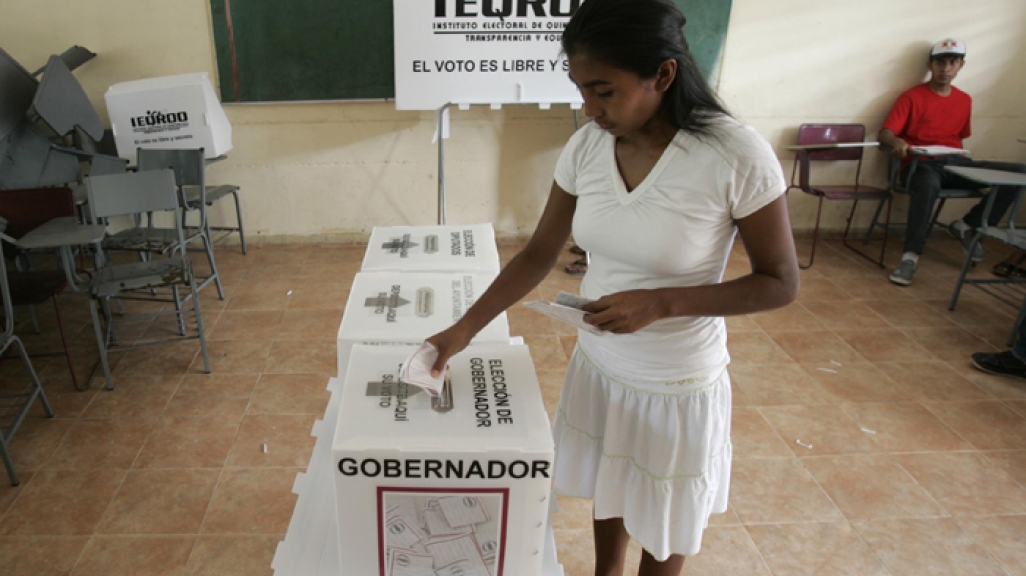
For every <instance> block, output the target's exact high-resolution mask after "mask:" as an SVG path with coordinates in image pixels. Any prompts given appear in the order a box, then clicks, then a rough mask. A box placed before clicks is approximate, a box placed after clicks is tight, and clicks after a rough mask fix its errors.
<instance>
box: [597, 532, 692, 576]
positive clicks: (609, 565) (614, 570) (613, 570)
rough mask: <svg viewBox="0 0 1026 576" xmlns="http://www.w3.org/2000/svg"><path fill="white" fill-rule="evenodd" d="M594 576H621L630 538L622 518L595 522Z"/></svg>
mask: <svg viewBox="0 0 1026 576" xmlns="http://www.w3.org/2000/svg"><path fill="white" fill-rule="evenodd" d="M593 525H594V528H595V576H623V567H624V561H625V560H626V559H627V545H628V544H630V541H631V537H630V535H629V534H627V529H626V528H624V525H623V518H609V519H607V520H595V521H594V523H593ZM674 576H676V575H674Z"/></svg>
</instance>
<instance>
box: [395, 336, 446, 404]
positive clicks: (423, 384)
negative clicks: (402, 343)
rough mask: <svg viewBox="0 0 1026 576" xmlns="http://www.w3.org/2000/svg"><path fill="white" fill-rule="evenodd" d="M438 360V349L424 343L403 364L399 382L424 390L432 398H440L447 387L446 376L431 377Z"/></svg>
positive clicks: (428, 343)
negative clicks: (444, 387) (443, 389)
mask: <svg viewBox="0 0 1026 576" xmlns="http://www.w3.org/2000/svg"><path fill="white" fill-rule="evenodd" d="M436 360H438V349H437V348H435V347H434V346H433V345H432V344H431V343H430V342H424V343H423V344H421V345H420V346H419V347H418V348H417V349H416V350H414V351H413V354H410V356H409V358H407V359H406V361H405V362H403V368H402V370H400V371H399V381H400V382H404V383H406V384H410V385H413V386H416V387H418V388H421V389H423V390H424V391H425V392H427V393H428V394H430V395H431V396H438V395H439V394H440V393H441V391H442V386H444V385H445V375H444V374H439V375H438V378H434V377H432V376H431V368H432V367H433V366H434V365H435V361H436Z"/></svg>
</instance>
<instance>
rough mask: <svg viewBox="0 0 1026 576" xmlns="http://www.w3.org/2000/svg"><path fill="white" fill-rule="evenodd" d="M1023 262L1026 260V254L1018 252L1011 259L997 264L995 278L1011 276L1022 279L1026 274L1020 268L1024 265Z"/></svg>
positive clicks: (994, 271) (994, 269)
mask: <svg viewBox="0 0 1026 576" xmlns="http://www.w3.org/2000/svg"><path fill="white" fill-rule="evenodd" d="M1023 260H1026V252H1022V251H1020V250H1017V251H1015V252H1014V253H1012V255H1010V256H1009V257H1007V258H1005V259H1004V260H1002V261H1001V262H998V263H997V264H995V265H994V268H993V270H992V272H993V273H994V275H995V276H999V277H1001V278H1008V277H1009V276H1015V277H1016V278H1021V277H1022V275H1023V274H1024V273H1026V272H1024V271H1023V270H1022V269H1021V268H1019V265H1020V264H1022V263H1023Z"/></svg>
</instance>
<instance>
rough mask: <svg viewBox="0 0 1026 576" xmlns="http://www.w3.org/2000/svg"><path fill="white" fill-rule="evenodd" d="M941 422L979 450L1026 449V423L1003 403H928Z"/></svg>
mask: <svg viewBox="0 0 1026 576" xmlns="http://www.w3.org/2000/svg"><path fill="white" fill-rule="evenodd" d="M923 405H924V406H926V408H927V409H928V410H930V412H933V413H934V414H935V415H936V416H937V418H938V419H940V421H941V422H944V423H945V424H947V425H948V426H950V427H951V429H952V430H954V431H955V432H956V433H957V434H958V435H959V436H961V437H962V438H965V439H966V440H968V441H969V442H970V443H971V444H972V445H973V446H975V447H976V449H978V450H1014V449H1017V448H1022V447H1024V446H1026V420H1024V419H1023V417H1022V416H1020V415H1019V414H1017V413H1016V412H1015V411H1014V410H1012V409H1011V408H1009V407H1007V406H1005V405H1004V404H1002V403H1000V402H924V403H923Z"/></svg>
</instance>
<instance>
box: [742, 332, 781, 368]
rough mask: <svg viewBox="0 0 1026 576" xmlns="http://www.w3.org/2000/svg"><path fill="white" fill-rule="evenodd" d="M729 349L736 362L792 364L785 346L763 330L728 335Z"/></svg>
mask: <svg viewBox="0 0 1026 576" xmlns="http://www.w3.org/2000/svg"><path fill="white" fill-rule="evenodd" d="M727 349H728V350H729V351H730V357H731V360H732V361H733V362H734V363H735V364H792V363H794V360H792V359H791V357H790V356H788V355H787V352H785V351H784V349H783V348H781V347H780V346H778V345H777V343H776V342H774V341H773V339H772V338H770V337H769V336H768V335H766V334H764V333H762V332H737V333H734V334H728V335H727Z"/></svg>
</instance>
